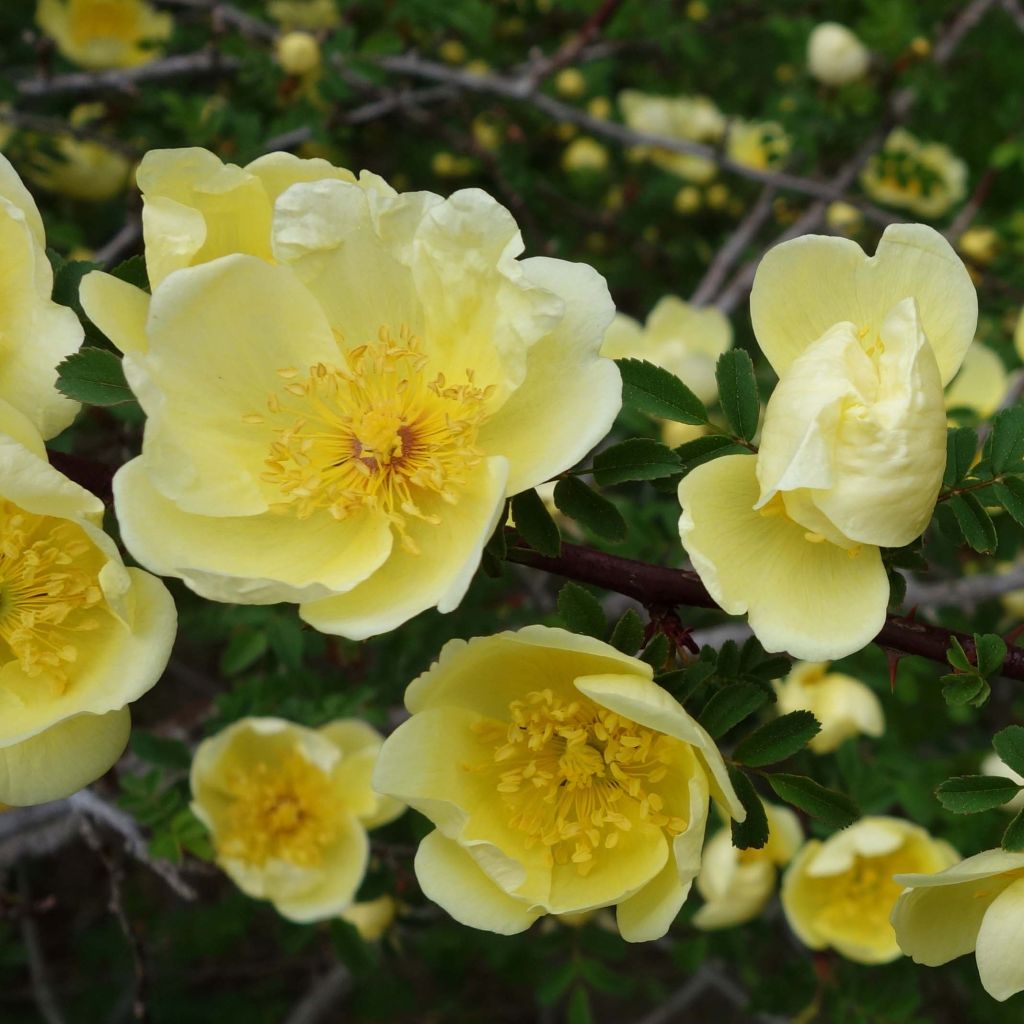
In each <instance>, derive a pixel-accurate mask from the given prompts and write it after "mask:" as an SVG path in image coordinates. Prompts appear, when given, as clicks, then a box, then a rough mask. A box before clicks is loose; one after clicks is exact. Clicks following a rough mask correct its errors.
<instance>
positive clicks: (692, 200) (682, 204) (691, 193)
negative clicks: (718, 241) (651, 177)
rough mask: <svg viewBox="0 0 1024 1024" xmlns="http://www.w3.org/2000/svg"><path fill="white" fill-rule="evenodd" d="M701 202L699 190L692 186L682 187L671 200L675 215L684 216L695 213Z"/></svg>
mask: <svg viewBox="0 0 1024 1024" xmlns="http://www.w3.org/2000/svg"><path fill="white" fill-rule="evenodd" d="M703 201H704V200H703V198H702V196H701V194H700V189H699V188H695V187H694V186H693V185H684V186H683V187H682V188H681V189H680V190H679V191H678V192H677V193H676V197H675V199H673V200H672V208H673V209H674V210H675V211H676V213H681V214H683V216H686V215H687V214H690V213H696V212H697V211H698V210H699V209H700V208H701V205H702V203H703Z"/></svg>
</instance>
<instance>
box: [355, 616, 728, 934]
mask: <svg viewBox="0 0 1024 1024" xmlns="http://www.w3.org/2000/svg"><path fill="white" fill-rule="evenodd" d="M482 680H485V681H486V685H483V686H482V685H481V681H482ZM405 700H406V707H408V709H409V711H410V712H411V713H412V717H411V718H410V719H409V720H408V721H406V722H405V723H403V724H402V725H400V726H399V727H398V729H397V730H396V731H395V733H394V734H393V735H392V736H390V737H389V738H388V739H387V740H386V741H385V743H384V748H383V750H382V751H381V755H380V759H379V761H378V763H377V770H376V772H375V774H374V785H375V786H376V788H377V789H378V790H379V791H380V792H382V793H390V794H391V795H393V796H395V797H397V798H398V799H400V800H403V801H405V802H406V803H408V804H409V805H410V806H412V807H414V808H416V810H418V811H420V812H421V813H423V814H424V815H426V816H427V817H428V818H430V820H431V821H432V822H433V823H434V825H435V826H436V830H435V831H434V832H431V833H430V835H428V836H427V838H426V839H424V840H423V841H422V842H421V843H420V846H419V850H418V851H417V854H416V875H417V877H418V878H419V882H420V885H421V886H422V888H423V892H424V893H425V894H426V895H427V896H428V897H429V898H430V899H432V900H433V901H434V902H435V903H439V904H440V905H441V906H442V907H443V908H444V909H445V910H447V911H448V913H449V914H451V915H452V917H454V918H455V919H456V920H458V921H460V922H462V923H463V924H466V925H469V926H470V927H473V928H482V929H485V930H488V931H494V932H499V933H501V934H506V935H508V934H514V933H516V932H521V931H524V930H525V929H526V928H528V927H529V926H530V925H531V924H532V923H533V921H535V920H536V919H537V918H538V917H540V916H541V915H543V914H566V913H578V912H580V911H586V910H593V909H596V908H598V907H605V906H612V905H615V906H617V920H618V927H619V931H620V932H621V934H622V936H623V938H625V939H626V940H627V941H630V942H638V941H643V940H646V939H654V938H657V937H659V936H661V935H664V934H665V932H666V931H667V930H668V927H669V925H670V924H671V923H672V920H673V919H674V918H675V916H676V914H677V913H678V911H679V908H680V907H681V906H682V904H683V901H684V900H685V899H686V895H687V893H688V892H689V889H690V885H691V883H692V881H693V878H694V876H695V875H696V874H697V871H698V869H699V867H700V850H701V845H702V843H703V840H704V828H705V824H706V821H707V814H708V802H709V797H710V796H712V795H713V796H714V797H715V798H716V799H717V800H718V801H720V802H721V803H722V804H723V805H724V810H725V811H726V813H728V814H731V815H732V816H733V817H736V818H737V819H740V818H742V816H743V813H744V812H743V810H742V807H741V806H740V804H739V802H738V800H737V798H736V795H735V793H734V792H733V789H732V785H731V783H730V782H729V777H728V774H727V773H726V770H725V764H724V762H723V761H722V757H721V754H720V753H719V752H718V749H717V748H716V747H715V744H714V742H713V741H712V739H711V738H710V737H709V736H708V734H707V733H706V732H705V731H704V730H703V729H702V728H701V727H700V726H699V725H698V724H697V723H696V722H695V721H694V720H693V719H692V718H690V716H689V715H688V714H687V713H686V712H685V711H684V710H683V709H682V707H680V706H679V704H677V703H676V701H675V700H673V699H672V697H671V696H670V695H669V694H668V693H666V692H665V691H664V690H662V689H661V688H660V687H659V686H657V685H656V684H655V683H654V682H653V681H652V671H651V669H650V667H649V666H648V665H646V664H644V663H643V662H641V661H638V660H637V659H636V658H630V657H627V656H626V655H624V654H621V653H619V652H618V651H616V650H615V649H614V648H613V647H610V646H609V645H608V644H604V643H601V642H600V641H598V640H593V639H591V638H589V637H584V636H577V635H576V634H573V633H567V632H565V631H564V630H561V629H552V628H548V627H545V626H530V627H527V628H525V629H522V630H520V631H519V632H518V633H501V634H498V635H497V636H492V637H482V638H477V639H474V640H470V641H469V642H468V643H466V642H464V641H461V640H453V641H451V642H450V643H449V644H447V645H446V646H445V648H444V649H443V650H442V652H441V656H440V658H439V660H438V662H437V663H436V664H435V665H434V666H433V667H432V668H431V669H429V670H428V671H427V672H425V673H424V674H423V675H421V676H420V677H419V678H418V679H416V680H414V681H413V683H412V684H411V685H410V686H409V689H408V691H407V692H406V697H405Z"/></svg>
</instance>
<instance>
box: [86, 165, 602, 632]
mask: <svg viewBox="0 0 1024 1024" xmlns="http://www.w3.org/2000/svg"><path fill="white" fill-rule="evenodd" d="M211 162H212V163H213V164H217V167H218V168H219V170H218V169H216V168H211ZM327 175H330V177H327ZM346 175H347V172H342V171H338V170H336V169H334V168H331V167H330V165H328V164H326V163H324V162H323V161H301V160H298V159H297V158H295V157H290V156H288V155H286V154H276V155H274V156H271V157H265V158H263V159H262V160H260V161H257V162H256V163H255V164H251V165H250V166H249V167H248V168H247V169H245V170H243V169H241V168H238V167H224V166H222V165H220V164H219V162H218V161H217V160H216V158H215V157H213V156H212V154H209V153H204V152H203V151H201V150H186V151H184V152H178V151H170V152H168V151H164V152H159V151H158V152H156V153H149V154H148V155H147V157H146V159H145V160H143V162H142V166H141V167H140V169H139V182H140V185H141V187H142V189H143V192H144V194H145V195H146V203H147V205H146V212H145V215H144V221H143V224H144V230H145V234H146V259H147V265H148V267H149V273H150V280H151V281H152V282H153V284H154V290H153V296H152V302H151V303H150V301H149V297H148V296H147V295H145V293H143V292H141V291H139V290H137V289H133V288H131V287H130V286H128V285H125V284H124V283H123V282H120V281H117V280H116V279H113V278H111V277H110V276H109V275H102V274H95V273H94V274H91V275H89V276H88V277H87V278H86V279H85V281H84V282H83V285H82V290H81V294H82V301H83V303H84V305H85V307H86V309H87V311H88V313H89V315H90V317H91V318H92V319H93V321H94V322H95V323H96V324H97V326H99V327H100V329H101V330H104V331H105V332H106V333H107V334H108V336H109V337H110V338H111V339H112V340H113V341H114V342H115V343H116V344H117V345H118V346H119V347H120V348H121V349H122V351H124V352H125V360H124V367H125V372H126V374H127V376H128V378H129V382H130V383H131V385H132V387H133V389H134V390H135V393H136V395H137V396H138V398H139V401H140V403H141V404H142V406H143V408H144V409H145V410H146V413H147V422H146V431H145V437H144V441H143V449H142V456H141V457H140V458H138V459H135V460H133V461H132V462H129V463H128V465H126V466H125V467H123V468H122V469H121V470H120V471H119V472H118V474H117V477H116V478H115V483H114V489H115V500H116V504H117V510H118V517H119V521H120V524H121V530H122V536H123V538H124V541H125V543H126V544H127V546H128V547H129V549H130V550H131V551H132V553H133V554H134V555H135V556H136V557H137V558H138V559H139V560H140V561H141V562H143V563H144V564H146V565H148V566H150V567H152V568H153V569H154V571H158V572H160V573H161V574H163V575H169V576H177V577H180V578H181V579H183V580H185V582H186V583H187V584H188V586H190V587H191V588H192V589H193V590H195V591H196V592H197V593H200V594H202V595H203V596H205V597H208V598H211V599H213V600H222V601H236V602H238V601H240V602H244V603H271V602H276V601H292V602H296V603H299V604H300V605H301V609H300V611H301V614H302V616H303V617H304V618H305V619H306V621H308V622H310V623H311V624H312V625H314V626H316V628H318V629H321V630H324V631H325V632H332V633H338V634H341V635H344V636H349V637H352V638H362V637H366V636H370V635H373V634H376V633H382V632H386V631H387V630H389V629H393V628H395V627H396V626H398V625H400V624H401V623H402V622H404V621H406V620H407V619H409V618H410V617H411V616H413V615H415V614H417V613H418V612H420V611H423V610H424V609H426V608H431V607H435V606H436V607H438V608H440V609H441V610H442V611H450V610H451V609H452V608H454V607H456V606H457V605H458V603H459V601H460V600H461V599H462V595H463V594H464V593H465V591H466V588H467V587H468V585H469V582H470V580H471V578H472V576H473V573H474V572H475V570H476V568H477V565H478V564H479V561H480V557H481V553H482V550H483V545H484V544H485V543H486V541H487V539H488V537H489V536H490V535H491V533H492V531H493V529H494V527H495V526H496V525H497V523H498V519H499V518H500V516H501V512H502V509H503V507H504V502H505V498H506V497H507V496H508V495H511V494H516V493H518V492H520V491H522V490H526V489H528V488H530V487H533V486H535V485H536V484H538V483H542V482H544V481H546V480H550V479H551V478H552V477H554V476H556V475H557V474H558V473H560V472H562V471H563V470H564V469H566V468H568V467H569V466H571V465H573V464H574V463H576V462H577V461H578V460H579V459H580V458H582V457H583V456H584V455H585V454H586V453H587V452H588V451H589V450H590V449H591V448H592V447H593V446H594V444H595V443H596V442H597V441H599V440H600V439H601V438H602V437H604V435H605V434H606V433H607V431H608V429H609V427H610V426H611V423H612V422H613V420H614V418H615V415H616V413H617V412H618V409H619V406H620V391H621V382H620V380H619V375H618V372H617V369H616V367H615V365H614V364H613V363H612V362H611V361H610V360H607V359H603V358H600V357H599V355H598V349H599V347H600V343H601V339H602V337H603V335H604V330H605V328H606V326H607V324H608V322H609V320H610V319H611V316H612V304H611V300H610V298H609V296H608V292H607V288H606V286H605V283H604V280H603V279H602V278H601V277H600V276H599V275H598V274H597V273H595V272H594V271H593V270H591V269H590V268H589V267H586V266H583V265H581V264H573V263H567V262H564V261H562V260H555V259H547V258H534V259H529V260H522V261H520V260H518V259H517V258H516V257H518V255H519V254H520V253H521V251H522V242H521V239H520V235H519V231H518V229H517V227H516V224H515V221H514V220H513V219H512V217H511V215H510V214H509V213H508V211H507V210H505V209H504V208H503V207H501V206H499V205H498V203H497V202H495V201H494V200H493V199H492V198H491V197H490V196H488V195H486V194H485V193H483V192H481V191H478V190H476V189H469V190H464V191H461V192H457V193H455V194H454V195H453V196H452V197H451V198H449V199H442V198H441V197H440V196H436V195H432V194H430V193H427V192H415V193H407V194H404V195H400V194H398V193H396V192H395V191H394V190H393V189H391V188H389V187H388V186H387V185H386V184H385V183H384V182H383V181H381V179H379V178H377V177H375V176H373V175H370V174H366V173H364V174H363V176H362V177H361V180H360V182H359V183H358V184H356V183H353V182H352V181H350V180H344V178H345V176H346ZM347 176H348V177H349V178H350V177H351V176H350V175H347ZM316 177H319V178H320V179H321V180H310V179H313V178H316ZM293 182H298V183H297V184H293ZM156 184H159V185H162V186H166V187H163V188H156V187H155V185H156ZM289 185H290V186H291V187H288V186H289ZM172 196H173V198H172ZM225 253H233V255H230V256H225V255H224V254H225ZM218 257H223V258H218ZM207 261H208V262H207ZM192 264H198V265H194V266H193V265H192ZM177 267H187V268H188V269H187V271H185V270H182V271H179V272H177V273H172V271H174V270H175V269H176V268H177ZM168 275H169V276H168Z"/></svg>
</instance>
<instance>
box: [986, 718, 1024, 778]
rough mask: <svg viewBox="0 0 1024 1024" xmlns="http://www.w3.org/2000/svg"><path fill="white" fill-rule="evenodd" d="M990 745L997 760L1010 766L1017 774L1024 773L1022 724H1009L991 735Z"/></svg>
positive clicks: (1023, 730)
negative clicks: (997, 757) (997, 756)
mask: <svg viewBox="0 0 1024 1024" xmlns="http://www.w3.org/2000/svg"><path fill="white" fill-rule="evenodd" d="M992 746H993V747H994V748H995V752H996V753H997V754H998V755H999V760H1000V761H1002V762H1003V764H1005V765H1006V767H1007V768H1012V769H1013V770H1014V771H1015V772H1016V773H1017V774H1018V775H1024V725H1010V726H1007V727H1006V728H1005V729H1001V730H1000V731H999V732H997V733H996V734H995V736H993V737H992Z"/></svg>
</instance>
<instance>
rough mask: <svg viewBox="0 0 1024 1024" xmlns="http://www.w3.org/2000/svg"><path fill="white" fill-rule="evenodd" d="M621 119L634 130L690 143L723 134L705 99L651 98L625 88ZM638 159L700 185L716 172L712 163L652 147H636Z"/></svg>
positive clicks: (721, 123) (715, 109)
mask: <svg viewBox="0 0 1024 1024" xmlns="http://www.w3.org/2000/svg"><path fill="white" fill-rule="evenodd" d="M618 99H619V109H620V110H621V111H622V117H623V120H625V122H626V124H627V125H629V127H630V128H632V129H633V130H634V131H638V132H644V133H646V134H650V135H663V136H666V137H668V138H675V139H687V140H689V141H691V142H706V143H710V142H717V141H718V140H719V139H721V138H722V135H723V133H724V132H725V118H724V117H723V115H722V113H721V111H720V110H719V109H718V107H716V106H715V104H714V103H713V102H712V101H711V100H710V99H708V98H707V97H706V96H653V95H649V94H647V93H642V92H637V91H636V90H633V89H627V90H625V91H624V92H621V93H619V97H618ZM636 155H637V156H639V157H640V158H642V159H648V160H650V161H651V163H653V164H655V165H657V166H658V167H661V168H663V169H664V170H666V171H668V172H670V173H671V174H675V175H677V176H678V177H680V178H684V179H685V180H686V181H692V182H695V183H696V184H698V185H702V184H704V183H705V182H708V181H710V180H711V179H712V178H713V177H714V176H715V174H716V173H717V168H716V166H715V162H714V161H713V160H709V159H707V158H706V157H702V156H689V155H688V154H686V153H674V152H672V151H671V150H667V149H660V148H656V147H640V148H639V150H638V151H637V153H636Z"/></svg>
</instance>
